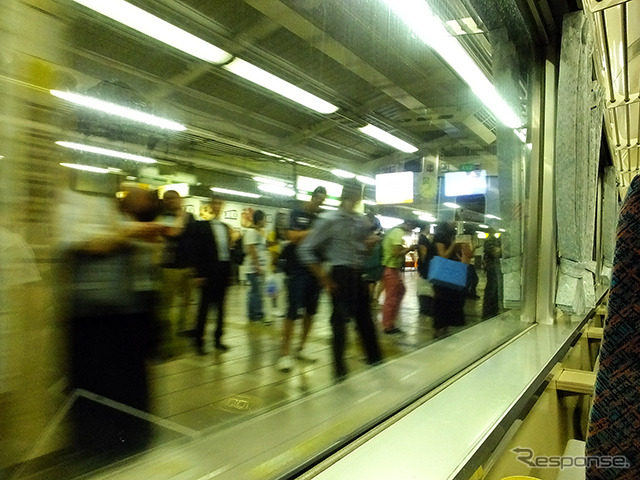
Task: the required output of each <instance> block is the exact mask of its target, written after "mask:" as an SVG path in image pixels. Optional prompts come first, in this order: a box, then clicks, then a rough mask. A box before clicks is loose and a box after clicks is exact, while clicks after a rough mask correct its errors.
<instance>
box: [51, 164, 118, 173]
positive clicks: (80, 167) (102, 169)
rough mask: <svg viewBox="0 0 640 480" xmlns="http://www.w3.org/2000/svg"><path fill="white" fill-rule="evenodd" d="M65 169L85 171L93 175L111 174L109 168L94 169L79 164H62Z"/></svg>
mask: <svg viewBox="0 0 640 480" xmlns="http://www.w3.org/2000/svg"><path fill="white" fill-rule="evenodd" d="M60 165H62V166H63V167H68V168H73V169H75V170H83V171H85V172H92V173H109V172H110V170H109V169H108V168H100V167H92V166H90V165H79V164H77V163H61V164H60Z"/></svg>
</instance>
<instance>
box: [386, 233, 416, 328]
mask: <svg viewBox="0 0 640 480" xmlns="http://www.w3.org/2000/svg"><path fill="white" fill-rule="evenodd" d="M414 227H415V223H413V222H410V221H409V220H405V221H404V222H403V223H401V224H400V225H398V226H397V227H393V228H392V229H391V230H389V232H387V234H386V235H385V236H384V239H383V240H382V265H383V266H384V271H383V272H382V285H383V288H384V292H385V293H384V294H385V297H384V306H383V307H382V329H383V330H384V333H389V334H393V333H402V330H400V329H399V328H398V327H397V326H396V320H397V318H398V312H399V311H400V302H402V298H403V297H404V294H405V292H406V291H407V289H406V287H405V286H404V281H403V280H402V268H403V267H404V258H405V255H406V254H407V253H409V252H411V251H413V250H415V249H416V246H415V245H412V246H410V247H405V246H404V239H403V237H404V236H405V235H406V234H407V233H409V232H411V230H413V228H414Z"/></svg>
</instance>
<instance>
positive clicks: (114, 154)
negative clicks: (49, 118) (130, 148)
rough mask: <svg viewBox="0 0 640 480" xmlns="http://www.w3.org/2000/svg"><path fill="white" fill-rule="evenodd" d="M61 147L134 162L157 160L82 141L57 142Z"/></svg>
mask: <svg viewBox="0 0 640 480" xmlns="http://www.w3.org/2000/svg"><path fill="white" fill-rule="evenodd" d="M56 144H57V145H60V146H61V147H67V148H72V149H74V150H80V151H82V152H89V153H97V154H98V155H105V156H107V157H116V158H122V159H124V160H132V161H134V162H142V163H156V160H154V159H153V158H150V157H143V156H141V155H134V154H133V153H125V152H118V151H116V150H108V149H106V148H100V147H93V146H91V145H82V144H80V143H73V142H56Z"/></svg>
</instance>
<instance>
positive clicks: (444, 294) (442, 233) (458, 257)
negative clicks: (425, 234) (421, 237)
mask: <svg viewBox="0 0 640 480" xmlns="http://www.w3.org/2000/svg"><path fill="white" fill-rule="evenodd" d="M433 245H434V247H435V249H436V254H437V255H439V256H441V257H444V258H448V259H449V260H455V261H462V246H461V244H459V243H456V227H455V226H454V224H453V223H450V222H440V223H438V225H437V227H436V231H435V235H434V237H433ZM433 291H434V298H433V326H434V328H435V336H436V337H441V336H443V335H446V334H447V333H448V331H449V327H451V326H462V325H464V323H465V321H464V302H465V296H466V294H465V292H464V290H462V291H461V290H454V289H452V288H448V287H443V286H440V285H434V286H433Z"/></svg>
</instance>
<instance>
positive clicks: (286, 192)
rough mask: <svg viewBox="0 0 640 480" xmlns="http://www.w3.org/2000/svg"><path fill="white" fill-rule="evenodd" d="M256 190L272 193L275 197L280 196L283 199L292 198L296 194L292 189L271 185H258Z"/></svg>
mask: <svg viewBox="0 0 640 480" xmlns="http://www.w3.org/2000/svg"><path fill="white" fill-rule="evenodd" d="M258 190H262V191H263V192H268V193H273V194H275V195H282V196H283V197H293V196H295V194H296V192H295V190H293V189H292V188H289V187H282V186H279V185H273V184H271V183H261V184H260V185H258Z"/></svg>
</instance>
